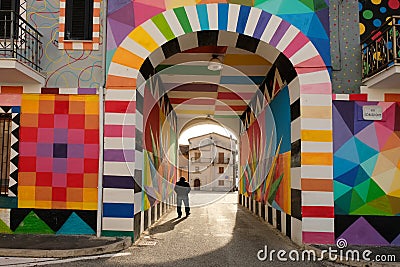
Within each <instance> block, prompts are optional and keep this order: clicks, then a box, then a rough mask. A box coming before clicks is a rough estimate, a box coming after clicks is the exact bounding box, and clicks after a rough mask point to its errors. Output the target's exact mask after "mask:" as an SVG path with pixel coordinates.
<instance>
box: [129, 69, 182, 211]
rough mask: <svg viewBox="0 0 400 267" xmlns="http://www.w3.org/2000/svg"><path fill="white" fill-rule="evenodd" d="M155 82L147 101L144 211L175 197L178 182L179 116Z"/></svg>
mask: <svg viewBox="0 0 400 267" xmlns="http://www.w3.org/2000/svg"><path fill="white" fill-rule="evenodd" d="M153 79H154V83H153V84H154V86H152V88H151V89H150V88H146V90H145V92H144V99H143V101H144V105H143V115H144V117H143V121H144V125H143V128H144V132H143V155H144V159H143V160H144V162H143V170H142V171H143V176H142V177H143V181H142V182H143V183H142V186H143V189H145V191H144V192H143V204H142V205H143V206H142V210H143V211H145V210H148V209H149V208H150V207H153V206H154V205H155V204H157V203H159V202H162V201H166V200H167V199H168V198H169V197H171V195H172V194H173V185H174V184H175V182H176V166H177V165H176V162H177V155H176V150H177V135H176V132H177V130H176V127H177V121H176V118H177V117H176V114H175V111H174V110H173V107H172V105H171V103H170V100H169V98H168V96H167V94H164V93H163V92H164V88H163V85H162V83H161V82H160V81H159V80H158V77H157V76H156V77H155V78H153ZM157 96H159V99H158V98H156V97H157ZM135 193H136V192H135Z"/></svg>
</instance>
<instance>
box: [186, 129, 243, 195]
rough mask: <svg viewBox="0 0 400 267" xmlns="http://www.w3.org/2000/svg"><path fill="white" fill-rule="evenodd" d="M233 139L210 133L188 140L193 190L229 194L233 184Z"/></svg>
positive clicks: (235, 152)
mask: <svg viewBox="0 0 400 267" xmlns="http://www.w3.org/2000/svg"><path fill="white" fill-rule="evenodd" d="M236 155H237V151H236V140H234V139H232V138H229V137H226V136H223V135H220V134H217V133H209V134H206V135H202V136H197V137H193V138H191V139H189V183H190V186H191V187H192V188H193V189H194V190H202V191H230V190H232V188H233V187H234V186H235V185H236V183H235V181H236V176H235V171H234V170H236V167H235V165H236Z"/></svg>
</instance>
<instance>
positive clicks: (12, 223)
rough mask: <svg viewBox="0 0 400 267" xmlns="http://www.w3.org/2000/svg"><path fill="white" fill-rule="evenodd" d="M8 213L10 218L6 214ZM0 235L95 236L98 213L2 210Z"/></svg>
mask: <svg viewBox="0 0 400 267" xmlns="http://www.w3.org/2000/svg"><path fill="white" fill-rule="evenodd" d="M5 213H8V216H6V217H8V218H5V216H4V214H5ZM1 214H2V216H1V217H0V233H8V234H12V233H14V234H61V235H70V234H71V235H81V234H82V235H93V234H95V233H96V224H97V219H96V218H97V211H82V210H44V209H11V210H1Z"/></svg>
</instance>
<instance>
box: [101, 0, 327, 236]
mask: <svg viewBox="0 0 400 267" xmlns="http://www.w3.org/2000/svg"><path fill="white" fill-rule="evenodd" d="M204 31H217V32H218V33H217V39H216V44H215V45H217V44H218V45H219V44H221V45H228V46H232V45H233V46H237V44H238V40H237V39H230V38H219V36H220V34H219V33H221V32H227V33H235V34H237V35H238V36H239V37H238V39H239V38H246V37H251V38H253V39H256V40H258V42H256V43H253V50H254V51H253V52H254V53H258V54H259V55H261V56H264V57H266V58H267V57H268V54H263V52H262V51H263V49H262V47H265V46H272V47H274V48H275V49H276V50H278V51H280V52H281V53H282V54H283V55H284V56H285V57H286V58H287V59H288V60H289V61H290V62H291V64H292V65H293V67H294V68H295V70H296V72H297V78H296V79H295V80H294V81H293V84H289V85H288V86H289V91H290V103H291V105H292V106H293V107H294V106H297V107H298V108H299V109H300V113H298V114H296V115H295V116H294V117H292V122H291V128H292V138H291V139H292V143H295V142H297V143H298V144H300V147H301V166H300V167H295V168H292V184H293V183H295V186H296V187H297V188H298V189H299V190H301V197H300V199H299V201H301V207H302V222H300V225H299V227H300V229H301V232H302V236H301V237H300V240H297V241H299V242H304V243H333V242H334V223H333V221H334V218H333V217H334V215H333V210H334V208H333V186H332V176H333V173H332V172H333V170H332V114H331V113H332V112H331V110H332V101H331V81H330V77H329V73H328V70H327V68H326V65H325V63H324V61H323V59H322V57H321V56H320V54H319V53H318V51H317V49H316V48H315V46H314V45H313V43H312V42H311V41H310V40H309V38H307V36H305V35H304V34H303V33H302V32H301V31H300V30H299V29H297V28H296V27H294V26H293V25H291V24H290V23H288V22H287V21H285V20H283V19H282V18H280V17H278V16H275V15H272V14H270V13H267V12H265V11H263V10H261V9H258V8H254V7H249V6H240V5H235V4H205V5H196V6H185V7H179V8H175V9H172V10H168V11H165V12H163V13H160V14H158V15H156V16H155V17H153V18H152V19H150V20H148V21H146V22H144V23H143V24H142V25H140V26H138V27H136V28H135V29H134V30H133V31H132V32H131V33H130V34H129V35H128V36H127V38H125V40H124V41H123V42H122V43H121V44H120V45H119V47H118V48H117V50H116V52H115V54H114V56H113V58H112V62H111V64H110V67H109V71H108V76H107V86H106V87H107V94H106V104H105V112H106V113H105V131H104V137H105V142H104V146H105V147H104V179H103V183H104V187H105V188H104V191H103V195H104V212H103V234H105V235H120V234H129V235H132V233H133V228H134V219H133V217H134V213H135V212H134V211H135V203H137V201H139V200H140V197H141V195H140V194H134V192H135V191H134V189H135V182H134V179H133V175H142V173H141V166H142V165H143V164H142V163H143V162H142V159H143V153H142V147H141V146H140V144H141V140H140V141H138V140H137V139H140V138H141V137H142V134H143V105H142V104H143V102H142V100H143V92H142V91H140V90H136V89H137V88H139V87H137V86H138V85H140V83H141V81H144V79H145V78H146V76H147V75H149V74H150V73H148V71H147V69H149V68H150V69H151V68H154V67H155V66H157V65H158V64H159V63H161V61H162V60H163V59H165V58H166V57H167V56H171V54H170V53H169V54H168V55H166V54H165V53H164V54H163V53H158V52H157V53H158V55H157V56H154V55H153V56H152V53H153V52H155V51H156V50H158V51H160V50H159V48H160V47H162V46H163V45H164V44H166V43H167V42H170V41H172V40H174V39H176V40H177V42H178V43H179V44H180V43H182V44H184V46H185V49H190V48H194V47H198V46H199V43H198V40H197V39H193V40H192V41H191V40H187V39H188V38H186V40H187V41H186V42H179V40H182V39H180V38H184V36H188V35H189V34H191V33H196V34H198V33H201V32H204ZM232 42H233V43H232ZM182 50H183V49H182ZM161 51H162V50H161ZM177 52H180V51H176V53H177ZM150 56H152V58H151V60H150V59H149V57H150ZM131 107H134V108H131ZM123 128H124V130H122V129H123ZM126 129H129V130H128V131H127V130H126ZM138 144H139V145H138ZM127 154H129V155H131V156H130V157H126V156H125V155H127ZM135 163H136V164H135ZM132 170H134V171H132ZM136 186H137V185H136ZM135 200H136V201H135Z"/></svg>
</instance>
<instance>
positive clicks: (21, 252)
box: [0, 237, 132, 258]
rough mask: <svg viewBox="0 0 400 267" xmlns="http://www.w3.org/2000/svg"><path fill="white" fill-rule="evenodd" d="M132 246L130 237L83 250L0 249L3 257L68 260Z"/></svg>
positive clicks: (0, 254)
mask: <svg viewBox="0 0 400 267" xmlns="http://www.w3.org/2000/svg"><path fill="white" fill-rule="evenodd" d="M116 240H117V239H116ZM131 245H132V240H131V238H130V237H124V238H122V240H120V241H117V242H115V243H112V244H109V245H104V246H98V247H90V248H81V249H68V250H67V249H65V250H64V249H51V250H50V249H49V250H48V249H7V248H0V256H2V257H35V258H68V257H79V256H92V255H100V254H106V253H111V252H117V251H121V250H124V249H126V248H128V247H130V246H131Z"/></svg>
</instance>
